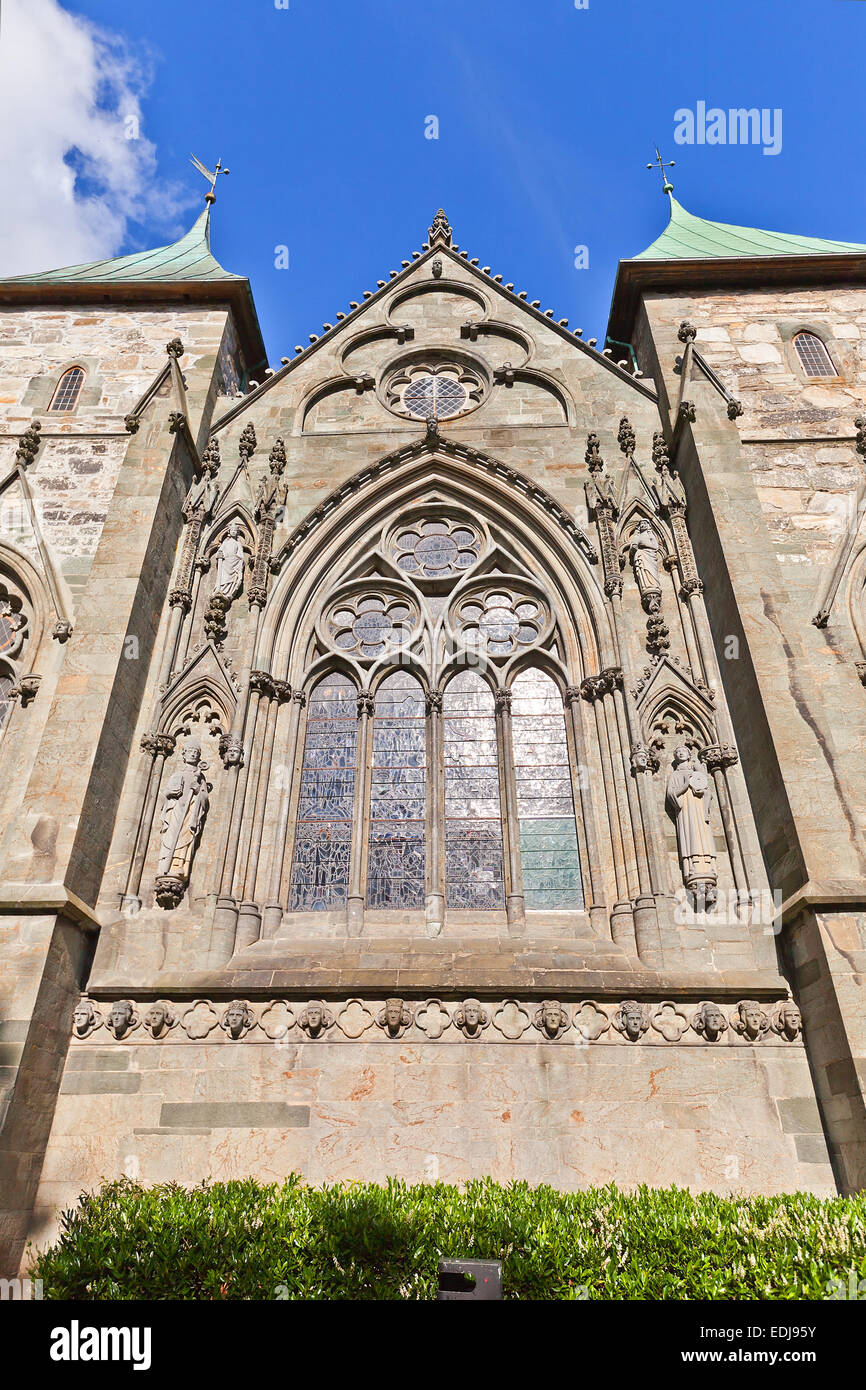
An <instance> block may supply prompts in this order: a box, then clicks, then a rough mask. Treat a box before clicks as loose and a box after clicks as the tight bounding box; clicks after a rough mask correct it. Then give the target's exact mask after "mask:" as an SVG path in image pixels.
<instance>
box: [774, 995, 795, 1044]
mask: <svg viewBox="0 0 866 1390" xmlns="http://www.w3.org/2000/svg"><path fill="white" fill-rule="evenodd" d="M770 1027H771V1028H772V1030H773V1032H774V1033H778V1035H779V1037H780V1038H784V1039H785V1040H786V1041H787V1042H796V1040H797V1038H799V1036H800V1034H801V1033H802V1031H803V1019H802V1017H801V1014H800V1010H799V1009H798V1007H797V1005H796V1004H795V1003H794V1001H793V999H783V1000H782V1002H781V1004H778V1005H777V1006H776V1008H775V1009H774V1010H773V1013H772V1016H771V1018H770Z"/></svg>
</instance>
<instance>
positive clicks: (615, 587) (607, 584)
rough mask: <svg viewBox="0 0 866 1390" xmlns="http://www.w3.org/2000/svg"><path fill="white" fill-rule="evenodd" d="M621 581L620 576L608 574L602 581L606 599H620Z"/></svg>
mask: <svg viewBox="0 0 866 1390" xmlns="http://www.w3.org/2000/svg"><path fill="white" fill-rule="evenodd" d="M622 589H623V579H622V575H621V574H609V575H608V577H607V579H606V580H605V581H604V592H605V596H606V597H607V598H622Z"/></svg>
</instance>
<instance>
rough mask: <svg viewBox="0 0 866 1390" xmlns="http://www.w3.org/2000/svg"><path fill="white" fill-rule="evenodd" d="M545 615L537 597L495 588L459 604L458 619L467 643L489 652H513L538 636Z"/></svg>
mask: <svg viewBox="0 0 866 1390" xmlns="http://www.w3.org/2000/svg"><path fill="white" fill-rule="evenodd" d="M544 621H545V617H544V612H543V610H542V606H541V604H540V603H539V601H538V599H536V598H533V597H532V596H531V595H527V596H525V597H522V596H520V595H517V596H516V597H515V596H512V595H511V594H508V593H506V592H504V591H501V592H500V591H499V590H495V589H491V590H488V591H487V592H482V593H479V594H478V595H477V596H476V595H473V596H472V597H470V598H469V599H467V600H466V602H465V603H462V604H461V605H460V609H459V614H458V623H459V626H460V629H461V631H462V633H463V636H464V638H465V640H466V642H467V643H469V645H470V646H473V647H481V648H483V649H484V650H485V651H486V652H487V653H488V655H489V656H510V655H511V653H512V652H513V651H515V650H516V649H517V647H518V646H521V647H526V646H528V645H529V644H530V643H531V642H535V641H536V640H537V639H538V634H539V632H540V630H541V628H542V626H543V625H544Z"/></svg>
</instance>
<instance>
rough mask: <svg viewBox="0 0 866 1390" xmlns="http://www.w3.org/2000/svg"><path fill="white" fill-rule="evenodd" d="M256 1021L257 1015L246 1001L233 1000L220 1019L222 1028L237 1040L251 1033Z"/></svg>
mask: <svg viewBox="0 0 866 1390" xmlns="http://www.w3.org/2000/svg"><path fill="white" fill-rule="evenodd" d="M255 1021H256V1018H255V1014H254V1013H253V1011H252V1009H251V1008H250V1006H249V1004H248V1003H247V1002H246V1000H244V999H233V1000H232V1002H231V1003H230V1004H229V1006H228V1008H227V1009H226V1010H225V1012H224V1014H223V1016H222V1018H221V1019H220V1027H221V1028H223V1029H224V1030H225V1032H226V1033H228V1035H229V1037H230V1038H234V1039H235V1040H237V1039H238V1038H242V1037H243V1036H244V1034H246V1033H248V1032H249V1031H250V1029H251V1028H252V1027H253V1025H254V1024H255Z"/></svg>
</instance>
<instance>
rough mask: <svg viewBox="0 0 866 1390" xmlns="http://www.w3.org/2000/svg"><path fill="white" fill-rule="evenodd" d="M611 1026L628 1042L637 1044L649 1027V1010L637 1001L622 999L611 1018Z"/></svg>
mask: <svg viewBox="0 0 866 1390" xmlns="http://www.w3.org/2000/svg"><path fill="white" fill-rule="evenodd" d="M613 1026H614V1028H615V1029H616V1030H617V1032H618V1033H622V1035H623V1037H624V1038H628V1040H629V1042H637V1041H638V1040H639V1038H641V1037H642V1035H643V1034H644V1033H645V1032H646V1030H647V1029H648V1028H649V1026H650V1009H649V1007H648V1005H646V1004H641V1003H640V1001H639V1000H638V999H624V1000H623V1001H622V1003H621V1004H620V1006H619V1008H618V1009H617V1011H616V1013H615V1014H614V1016H613Z"/></svg>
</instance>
